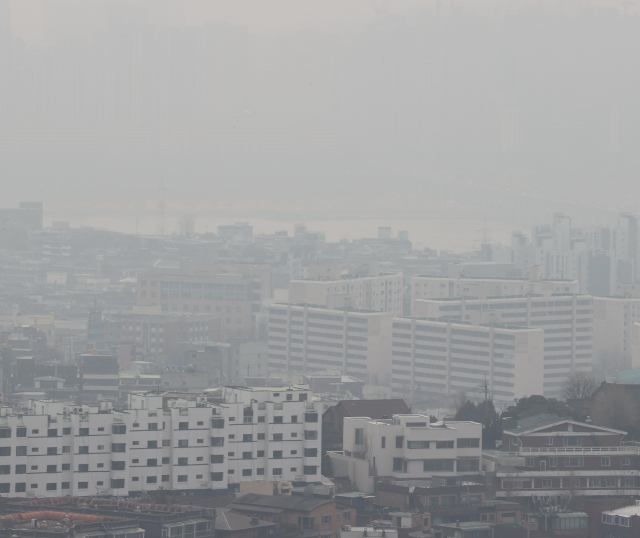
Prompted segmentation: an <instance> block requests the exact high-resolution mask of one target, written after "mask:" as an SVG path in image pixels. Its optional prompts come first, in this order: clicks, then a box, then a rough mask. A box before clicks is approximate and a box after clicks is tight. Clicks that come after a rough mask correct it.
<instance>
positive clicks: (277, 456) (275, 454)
mask: <svg viewBox="0 0 640 538" xmlns="http://www.w3.org/2000/svg"><path fill="white" fill-rule="evenodd" d="M273 459H274V460H281V459H282V450H274V451H273Z"/></svg>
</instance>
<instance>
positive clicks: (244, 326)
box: [137, 265, 273, 337]
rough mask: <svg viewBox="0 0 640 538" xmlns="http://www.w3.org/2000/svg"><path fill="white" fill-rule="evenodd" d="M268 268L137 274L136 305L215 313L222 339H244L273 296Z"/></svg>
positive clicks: (197, 268) (200, 268)
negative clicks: (182, 273)
mask: <svg viewBox="0 0 640 538" xmlns="http://www.w3.org/2000/svg"><path fill="white" fill-rule="evenodd" d="M272 280H273V274H272V270H271V267H269V266H253V265H246V266H245V265H215V266H193V267H191V268H190V269H189V271H188V274H186V275H174V274H159V273H139V274H138V289H137V304H138V305H139V306H156V307H159V308H160V311H161V312H170V313H178V312H181V313H190V314H217V315H218V317H220V319H221V326H222V332H223V334H224V336H225V337H231V336H244V335H247V334H250V333H251V332H252V331H254V330H255V327H256V315H257V314H260V312H262V305H263V301H264V300H265V299H269V298H271V297H272V296H273V282H272Z"/></svg>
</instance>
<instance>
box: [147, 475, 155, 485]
mask: <svg viewBox="0 0 640 538" xmlns="http://www.w3.org/2000/svg"><path fill="white" fill-rule="evenodd" d="M157 483H158V477H157V476H147V484H157Z"/></svg>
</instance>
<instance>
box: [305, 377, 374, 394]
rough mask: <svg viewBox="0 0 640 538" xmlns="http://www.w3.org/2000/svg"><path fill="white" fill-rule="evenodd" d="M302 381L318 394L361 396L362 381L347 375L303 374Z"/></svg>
mask: <svg viewBox="0 0 640 538" xmlns="http://www.w3.org/2000/svg"><path fill="white" fill-rule="evenodd" d="M302 382H303V383H304V384H305V385H309V389H311V390H312V391H313V393H314V394H316V395H320V396H325V395H326V396H346V397H349V395H351V396H352V397H354V398H362V397H363V396H362V388H363V387H364V381H362V380H360V379H358V378H356V377H353V376H349V375H305V376H303V377H302Z"/></svg>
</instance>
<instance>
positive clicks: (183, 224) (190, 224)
mask: <svg viewBox="0 0 640 538" xmlns="http://www.w3.org/2000/svg"><path fill="white" fill-rule="evenodd" d="M195 230H196V219H195V217H194V216H193V214H191V213H188V214H187V215H184V216H183V217H182V218H181V219H180V222H179V225H178V231H179V233H180V237H183V238H184V239H188V238H189V237H192V236H193V234H194V233H195Z"/></svg>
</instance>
